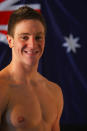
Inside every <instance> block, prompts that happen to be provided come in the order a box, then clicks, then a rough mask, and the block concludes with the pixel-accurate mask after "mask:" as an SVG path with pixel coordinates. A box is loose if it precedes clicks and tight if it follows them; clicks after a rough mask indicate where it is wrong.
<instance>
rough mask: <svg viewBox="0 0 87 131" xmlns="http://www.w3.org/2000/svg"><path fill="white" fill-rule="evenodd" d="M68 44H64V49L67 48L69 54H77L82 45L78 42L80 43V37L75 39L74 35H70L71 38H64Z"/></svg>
mask: <svg viewBox="0 0 87 131" xmlns="http://www.w3.org/2000/svg"><path fill="white" fill-rule="evenodd" d="M64 38H65V40H66V42H65V43H64V44H63V47H66V48H67V53H69V52H70V51H72V52H73V53H76V48H80V47H81V45H79V44H78V43H77V42H78V41H79V37H76V38H74V37H73V35H72V34H70V35H69V37H64Z"/></svg>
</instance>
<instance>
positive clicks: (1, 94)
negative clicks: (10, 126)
mask: <svg viewBox="0 0 87 131" xmlns="http://www.w3.org/2000/svg"><path fill="white" fill-rule="evenodd" d="M7 104H8V95H7V89H6V88H4V87H3V86H1V85H0V123H1V117H2V114H3V113H4V111H5V110H6V106H7Z"/></svg>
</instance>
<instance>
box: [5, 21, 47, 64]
mask: <svg viewBox="0 0 87 131" xmlns="http://www.w3.org/2000/svg"><path fill="white" fill-rule="evenodd" d="M7 38H8V43H9V45H10V47H11V48H12V59H15V60H16V61H18V62H23V63H25V64H28V65H31V66H32V65H34V64H38V61H39V59H40V57H41V56H42V54H43V51H44V44H45V31H44V26H43V25H42V23H41V22H40V21H39V20H23V21H21V22H19V23H17V24H16V26H15V29H14V37H11V36H8V37H7ZM10 39H11V40H10ZM9 41H10V42H9Z"/></svg>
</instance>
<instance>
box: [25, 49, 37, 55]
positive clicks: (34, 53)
mask: <svg viewBox="0 0 87 131" xmlns="http://www.w3.org/2000/svg"><path fill="white" fill-rule="evenodd" d="M38 52H39V51H27V50H25V51H24V53H25V54H26V55H28V56H35V55H36V54H38Z"/></svg>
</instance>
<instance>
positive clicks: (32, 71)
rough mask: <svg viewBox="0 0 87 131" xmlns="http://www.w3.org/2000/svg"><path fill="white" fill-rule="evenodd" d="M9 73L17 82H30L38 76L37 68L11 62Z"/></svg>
mask: <svg viewBox="0 0 87 131" xmlns="http://www.w3.org/2000/svg"><path fill="white" fill-rule="evenodd" d="M9 72H10V74H11V76H12V79H13V80H15V81H16V82H24V83H25V82H28V81H29V80H31V79H32V78H34V77H35V76H36V75H37V66H28V65H23V64H21V63H13V62H11V63H10V65H9Z"/></svg>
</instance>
